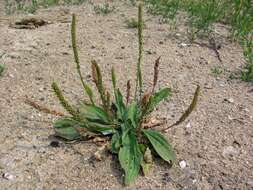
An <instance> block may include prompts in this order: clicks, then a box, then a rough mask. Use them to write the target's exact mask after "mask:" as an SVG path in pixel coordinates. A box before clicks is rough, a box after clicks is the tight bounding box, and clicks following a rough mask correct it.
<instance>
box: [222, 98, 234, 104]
mask: <svg viewBox="0 0 253 190" xmlns="http://www.w3.org/2000/svg"><path fill="white" fill-rule="evenodd" d="M224 101H225V102H229V103H234V102H235V101H234V99H233V98H228V99H227V98H225V99H224Z"/></svg>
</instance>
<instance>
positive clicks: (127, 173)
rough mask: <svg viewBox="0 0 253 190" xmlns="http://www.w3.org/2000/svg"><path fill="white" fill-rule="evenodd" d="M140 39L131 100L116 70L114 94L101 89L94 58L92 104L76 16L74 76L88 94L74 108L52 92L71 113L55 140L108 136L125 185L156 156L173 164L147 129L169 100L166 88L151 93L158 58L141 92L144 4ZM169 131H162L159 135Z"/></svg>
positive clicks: (168, 150)
mask: <svg viewBox="0 0 253 190" xmlns="http://www.w3.org/2000/svg"><path fill="white" fill-rule="evenodd" d="M138 13H139V14H138V39H139V59H138V61H137V65H136V86H135V93H134V94H135V97H134V98H133V99H132V100H131V101H130V90H131V84H130V81H128V82H127V92H126V98H124V97H123V93H122V91H121V90H120V89H119V87H118V86H117V77H116V72H115V70H114V68H112V70H111V78H112V87H113V92H109V91H108V90H107V88H106V87H105V85H104V81H103V78H102V74H101V70H100V68H99V65H98V64H97V62H96V61H95V60H92V61H91V69H92V79H93V82H94V84H95V86H96V88H97V91H98V94H99V96H100V99H101V101H100V102H99V103H97V102H95V101H94V100H95V98H94V93H93V91H92V88H91V87H90V86H89V84H88V83H86V81H85V80H84V78H83V76H82V73H81V70H80V63H79V57H78V51H77V43H76V17H75V15H74V14H73V15H72V26H71V34H72V35H71V36H72V47H73V52H74V59H75V63H76V68H77V73H78V75H79V77H80V80H81V83H82V87H83V89H84V93H85V94H86V95H88V101H86V102H82V103H81V104H80V105H79V106H78V107H74V106H72V105H71V104H70V103H69V102H68V101H67V100H66V98H65V97H64V96H63V93H62V91H61V90H60V88H59V86H58V85H57V83H56V82H53V83H52V89H53V91H54V93H55V95H56V96H57V98H58V99H59V101H60V103H61V105H62V106H63V107H64V108H65V110H66V111H67V112H68V113H69V116H67V117H66V116H64V117H61V118H60V119H58V120H57V121H55V122H54V124H53V126H54V130H55V133H56V135H57V136H59V137H62V138H64V139H66V140H77V139H81V138H82V137H83V136H84V135H85V132H88V133H93V134H99V135H102V136H105V137H109V139H110V140H109V146H108V147H109V149H110V152H111V153H112V154H117V155H118V159H119V163H120V165H121V167H122V169H123V170H124V184H125V185H128V184H130V183H131V182H133V181H134V180H135V178H136V177H137V176H138V175H139V173H140V171H141V170H142V171H143V173H144V174H145V175H146V174H147V173H148V171H149V170H150V168H151V166H152V164H153V157H154V156H156V157H157V156H158V157H160V158H162V159H163V160H165V161H166V162H168V163H169V164H173V163H174V162H175V153H174V152H173V148H172V146H171V145H170V144H169V143H168V141H167V139H166V138H165V137H164V136H163V135H162V133H160V132H159V131H157V130H154V129H153V127H152V126H149V127H147V125H146V124H147V123H148V122H149V116H150V114H151V112H152V111H153V110H154V109H155V107H156V106H157V105H158V104H159V103H160V102H162V101H163V100H164V99H166V98H168V97H170V96H171V90H170V89H169V88H163V89H161V90H159V91H157V92H155V87H156V84H157V81H158V72H159V70H158V66H159V60H160V58H158V59H157V60H156V62H155V66H154V79H153V86H152V89H151V90H147V91H146V92H145V93H143V89H142V88H143V84H142V83H143V81H142V78H143V77H142V72H141V66H142V64H143V63H142V62H143V19H142V15H143V10H142V3H140V4H139V8H138ZM198 94H199V87H198V88H197V90H196V92H195V95H194V98H193V101H192V103H191V105H190V107H189V108H188V109H187V110H186V112H185V113H184V114H183V116H182V117H181V118H180V119H179V120H178V121H177V122H176V123H175V124H173V125H171V126H169V127H172V126H175V125H178V124H179V123H181V122H182V121H184V120H185V118H186V117H187V116H188V115H189V114H190V113H191V112H192V110H193V109H194V107H195V105H196V102H197V97H198ZM27 103H29V104H30V105H31V106H33V107H35V108H36V109H38V110H40V111H44V112H46V113H57V114H56V115H63V114H59V113H58V112H55V111H50V110H48V109H47V108H43V107H40V106H39V105H37V104H34V103H33V102H29V101H28V102H27ZM169 127H167V128H164V129H163V131H165V130H167V129H168V128H169Z"/></svg>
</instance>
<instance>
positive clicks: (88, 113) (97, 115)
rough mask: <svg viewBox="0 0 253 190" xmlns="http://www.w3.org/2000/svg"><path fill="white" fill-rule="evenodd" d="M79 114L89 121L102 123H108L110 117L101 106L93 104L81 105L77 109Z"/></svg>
mask: <svg viewBox="0 0 253 190" xmlns="http://www.w3.org/2000/svg"><path fill="white" fill-rule="evenodd" d="M79 112H80V113H79V116H80V117H81V118H85V119H87V120H88V121H90V122H98V123H102V124H108V123H109V122H110V121H109V120H110V118H109V116H108V114H107V112H106V111H104V109H103V108H100V107H98V106H95V105H82V106H81V108H80V110H79Z"/></svg>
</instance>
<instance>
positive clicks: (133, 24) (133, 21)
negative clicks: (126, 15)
mask: <svg viewBox="0 0 253 190" xmlns="http://www.w3.org/2000/svg"><path fill="white" fill-rule="evenodd" d="M125 22H126V25H127V28H138V21H137V20H136V19H134V18H131V19H127V20H126V21H125Z"/></svg>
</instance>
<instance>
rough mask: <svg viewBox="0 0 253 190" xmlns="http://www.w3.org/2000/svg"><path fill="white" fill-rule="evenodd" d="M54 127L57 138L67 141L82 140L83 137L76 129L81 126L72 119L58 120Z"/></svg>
mask: <svg viewBox="0 0 253 190" xmlns="http://www.w3.org/2000/svg"><path fill="white" fill-rule="evenodd" d="M53 126H54V130H55V134H56V136H59V137H61V138H64V139H66V140H76V139H80V138H81V135H80V134H79V132H78V131H77V130H76V129H75V126H79V123H78V122H77V121H75V120H73V119H71V118H63V119H58V120H57V121H55V122H54V124H53Z"/></svg>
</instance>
